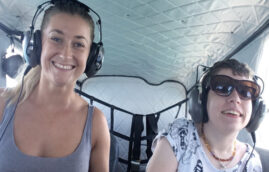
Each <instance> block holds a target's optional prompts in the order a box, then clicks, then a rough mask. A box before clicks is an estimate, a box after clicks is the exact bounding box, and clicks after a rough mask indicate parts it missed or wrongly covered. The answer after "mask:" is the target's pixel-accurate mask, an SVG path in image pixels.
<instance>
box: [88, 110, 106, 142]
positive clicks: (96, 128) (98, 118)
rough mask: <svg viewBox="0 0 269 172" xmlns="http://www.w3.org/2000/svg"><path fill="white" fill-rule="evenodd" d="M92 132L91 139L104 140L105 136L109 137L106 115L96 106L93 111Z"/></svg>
mask: <svg viewBox="0 0 269 172" xmlns="http://www.w3.org/2000/svg"><path fill="white" fill-rule="evenodd" d="M92 133H93V135H92V136H93V140H100V139H101V140H103V139H105V140H106V137H109V129H108V125H107V120H106V117H105V115H104V113H103V112H102V111H101V110H100V109H98V108H97V107H94V111H93V117H92ZM101 137H103V138H101ZM104 137H105V138H104Z"/></svg>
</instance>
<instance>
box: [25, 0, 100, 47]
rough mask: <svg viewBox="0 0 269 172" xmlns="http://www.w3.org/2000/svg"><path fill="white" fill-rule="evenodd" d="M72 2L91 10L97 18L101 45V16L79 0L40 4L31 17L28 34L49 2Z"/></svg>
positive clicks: (57, 2)
mask: <svg viewBox="0 0 269 172" xmlns="http://www.w3.org/2000/svg"><path fill="white" fill-rule="evenodd" d="M71 1H72V2H74V3H76V4H78V5H79V6H80V7H81V8H83V9H84V10H85V11H86V12H87V13H89V12H93V13H94V14H95V15H96V16H97V18H98V20H97V22H96V24H97V26H99V44H101V45H102V22H101V17H100V16H99V14H98V13H97V12H95V11H94V10H93V9H91V8H90V7H89V6H87V5H85V4H83V3H82V2H79V1H77V0H50V1H46V2H44V3H42V4H40V5H39V6H38V7H37V9H36V12H35V14H34V17H33V19H32V24H31V26H30V34H31V35H32V34H33V32H34V29H35V27H34V26H35V23H36V19H37V17H38V16H39V15H40V13H41V12H42V11H43V10H44V9H45V8H46V7H47V6H48V5H49V4H53V5H55V6H56V5H57V4H59V3H68V2H71Z"/></svg>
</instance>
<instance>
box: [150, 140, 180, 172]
mask: <svg viewBox="0 0 269 172" xmlns="http://www.w3.org/2000/svg"><path fill="white" fill-rule="evenodd" d="M177 166H178V163H177V159H176V157H175V155H174V153H173V150H172V147H171V146H170V144H169V142H168V141H167V139H166V138H164V137H163V138H161V139H160V140H159V141H158V143H157V145H156V148H155V150H154V152H153V155H152V157H151V158H150V160H149V162H148V165H147V170H146V171H147V172H163V171H165V172H175V171H176V170H177Z"/></svg>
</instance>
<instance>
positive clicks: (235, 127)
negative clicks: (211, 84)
mask: <svg viewBox="0 0 269 172" xmlns="http://www.w3.org/2000/svg"><path fill="white" fill-rule="evenodd" d="M216 74H217V75H226V76H229V77H232V78H233V79H237V80H250V79H249V78H248V77H246V76H240V75H235V74H233V72H232V70H231V69H221V70H219V71H218V72H217V73H216ZM207 112H208V116H209V121H208V124H210V125H213V126H215V127H217V128H221V129H223V130H228V131H239V130H241V129H242V128H244V127H245V126H246V125H247V124H248V122H249V119H250V117H251V112H252V102H251V100H243V99H241V98H240V96H239V95H238V93H237V91H236V90H235V89H234V90H233V92H232V93H231V94H230V95H229V96H226V97H225V96H220V95H218V94H216V93H215V92H214V91H212V90H211V89H210V90H209V92H208V99H207Z"/></svg>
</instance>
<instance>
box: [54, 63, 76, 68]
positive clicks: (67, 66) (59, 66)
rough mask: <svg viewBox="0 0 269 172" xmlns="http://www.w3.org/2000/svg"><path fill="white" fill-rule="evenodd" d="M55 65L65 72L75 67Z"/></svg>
mask: <svg viewBox="0 0 269 172" xmlns="http://www.w3.org/2000/svg"><path fill="white" fill-rule="evenodd" d="M54 65H55V66H57V67H58V68H60V69H65V70H71V69H72V68H73V67H72V66H70V65H68V66H67V65H61V64H59V63H54Z"/></svg>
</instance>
